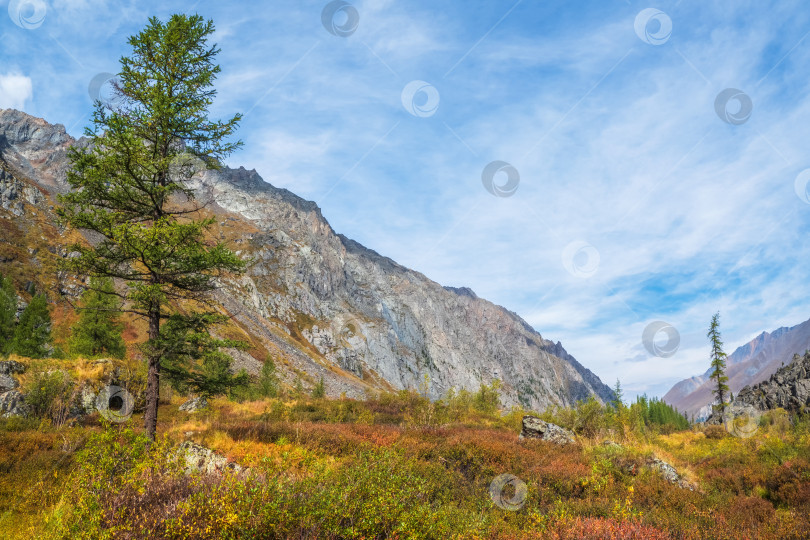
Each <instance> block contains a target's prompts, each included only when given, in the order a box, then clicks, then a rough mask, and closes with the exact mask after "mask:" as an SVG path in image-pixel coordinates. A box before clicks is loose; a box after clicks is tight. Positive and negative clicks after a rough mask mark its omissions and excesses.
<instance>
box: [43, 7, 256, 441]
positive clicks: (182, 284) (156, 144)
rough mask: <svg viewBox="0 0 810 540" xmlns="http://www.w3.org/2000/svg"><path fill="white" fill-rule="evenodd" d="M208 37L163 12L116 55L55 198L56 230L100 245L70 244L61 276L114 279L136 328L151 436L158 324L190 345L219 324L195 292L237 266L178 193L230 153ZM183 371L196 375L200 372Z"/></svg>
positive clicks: (207, 29) (160, 340) (199, 22)
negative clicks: (215, 109)
mask: <svg viewBox="0 0 810 540" xmlns="http://www.w3.org/2000/svg"><path fill="white" fill-rule="evenodd" d="M213 32H214V25H213V22H212V21H204V20H203V18H202V17H200V16H199V15H192V16H187V15H173V16H172V17H171V18H170V19H169V20H168V21H167V22H162V21H160V20H159V19H157V18H155V17H152V18H151V19H149V24H148V25H147V26H146V28H145V29H144V30H143V31H141V32H140V33H138V34H137V35H134V36H132V37H131V38H130V39H129V42H128V43H129V45H130V46H131V48H132V52H131V54H130V55H129V56H128V57H122V58H121V72H120V73H119V75H118V83H117V84H116V86H115V94H116V95H115V99H114V100H112V101H111V102H109V103H107V104H103V103H101V102H100V101H97V102H96V105H95V110H94V113H93V118H92V123H93V127H92V129H91V128H87V129H86V131H85V132H86V134H87V136H88V137H89V138H90V144H89V145H87V146H86V147H84V146H82V147H78V146H74V147H72V148H71V150H70V152H69V158H70V161H71V165H72V167H71V169H70V170H69V171H68V182H69V183H70V185H71V187H72V188H73V191H72V192H70V193H68V194H66V195H64V196H62V197H60V200H61V202H62V205H63V206H62V208H61V209H60V211H59V212H60V216H61V218H62V221H63V223H65V224H67V225H70V226H72V227H74V228H76V229H80V230H87V231H91V232H93V233H94V236H95V237H96V238H98V239H99V241H98V242H96V243H95V244H94V245H92V246H88V245H86V244H78V245H74V246H72V248H71V249H72V250H73V251H76V252H77V253H78V256H77V257H75V258H71V259H68V260H67V261H66V263H65V266H66V268H67V269H69V270H72V271H74V272H76V273H78V274H80V275H89V276H93V277H110V278H117V279H119V280H121V282H122V283H123V284H124V285H125V286H126V293H124V294H123V296H124V298H125V299H126V300H127V306H128V307H127V309H128V310H129V311H131V312H133V313H136V314H137V315H139V316H141V317H143V318H144V319H145V320H146V322H147V326H148V342H147V344H146V346H145V348H144V350H145V351H146V353H147V354H146V357H147V358H146V361H147V363H148V372H147V390H146V410H145V414H144V427H145V428H146V431H147V434H148V435H149V437H150V438H152V439H154V436H155V431H156V428H157V413H158V396H159V384H160V373H161V368H162V364H163V360H164V357H163V355H164V353H166V352H167V350H166V343H167V336H166V333H165V332H161V327H162V326H163V324H164V323H165V322H166V321H167V320H168V319H169V318H170V317H175V319H174V320H175V321H177V317H187V321H186V323H184V324H180V323H177V322H176V323H175V324H173V325H172V326H171V328H174V329H175V330H178V331H181V332H184V334H183V335H185V336H187V337H193V336H194V335H196V334H198V333H199V332H198V330H199V324H200V323H204V324H216V323H217V322H219V321H220V319H217V318H216V317H213V316H211V315H213V314H214V313H215V312H214V310H213V308H211V307H210V306H209V305H208V304H207V302H206V294H207V293H209V292H210V291H212V290H213V289H214V288H215V281H214V278H215V277H216V276H218V275H221V274H224V273H227V272H240V271H242V270H243V269H244V262H243V261H242V260H241V259H240V258H239V257H237V256H236V255H235V254H234V253H233V252H232V251H231V250H229V249H227V248H226V247H225V246H224V245H223V244H221V243H218V242H215V241H214V240H213V239H212V238H213V235H211V234H209V229H210V227H211V226H212V225H213V224H214V223H215V221H216V219H215V218H213V217H206V216H205V215H204V213H203V210H204V209H203V208H202V206H201V205H199V204H198V203H197V202H196V201H195V199H194V192H193V191H192V189H191V187H190V185H189V181H190V180H191V178H192V177H193V176H194V175H195V174H196V173H198V172H199V170H198V166H199V164H200V163H202V164H203V165H204V167H205V168H218V167H219V162H220V160H221V159H222V158H223V157H225V156H227V155H228V154H230V153H231V152H232V151H234V150H235V149H236V148H238V147H239V145H240V144H241V142H239V141H237V142H227V139H228V138H229V137H230V136H231V135H233V133H234V132H235V130H236V128H237V125H238V123H239V120H240V118H241V116H240V115H238V114H237V115H236V116H234V117H233V118H231V119H230V120H228V121H225V122H222V121H216V120H212V119H210V118H209V117H208V108H209V106H210V105H211V104H212V103H213V99H214V97H215V96H216V90H215V89H214V88H213V85H214V81H215V80H216V76H217V74H218V73H219V71H220V68H219V66H218V65H216V64H215V62H214V60H215V57H216V55H217V54H218V53H219V49H217V47H216V45H209V43H208V38H209V37H210V36H211V34H212V33H213ZM181 304H182V306H183V307H184V310H185V311H184V312H183V313H184V314H182V315H181V314H180V312H179V311H178V307H179V306H180V305H181ZM189 328H193V329H194V331H185V330H186V329H189ZM174 343H175V345H177V344H178V341H177V340H174ZM214 345H216V344H214ZM177 354H179V355H180V356H183V355H182V353H181V352H178V353H177ZM203 357H204V358H205V357H207V356H206V355H203ZM166 360H167V363H168V364H171V363H172V362H173V361H174V360H172V359H170V358H169V357H166ZM185 360H186V361H191V360H192V357H190V356H185ZM195 360H201V359H200V358H199V357H198V358H196V359H195ZM219 360H223V359H222V358H219ZM219 360H218V361H217V362H219ZM217 365H220V364H219V363H217ZM192 371H193V372H194V374H195V375H194V376H195V377H198V376H200V375H201V374H203V373H205V372H206V371H205V370H203V369H199V370H198V369H192V370H190V371H189V373H191V372H192ZM220 375H221V373H220Z"/></svg>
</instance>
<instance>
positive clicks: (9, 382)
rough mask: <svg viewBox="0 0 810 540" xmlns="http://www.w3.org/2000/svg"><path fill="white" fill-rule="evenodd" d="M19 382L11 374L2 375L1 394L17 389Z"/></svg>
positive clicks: (0, 377) (0, 380)
mask: <svg viewBox="0 0 810 540" xmlns="http://www.w3.org/2000/svg"><path fill="white" fill-rule="evenodd" d="M18 386H20V385H19V383H18V382H17V381H16V379H14V377H11V376H9V375H0V394H2V393H3V392H8V391H9V390H16V389H17V387H18Z"/></svg>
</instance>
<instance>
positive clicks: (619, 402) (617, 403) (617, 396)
mask: <svg viewBox="0 0 810 540" xmlns="http://www.w3.org/2000/svg"><path fill="white" fill-rule="evenodd" d="M611 403H612V404H613V408H614V409H619V408H621V407H622V406H624V392H622V383H621V382H619V379H616V386H614V387H613V401H612V402H611Z"/></svg>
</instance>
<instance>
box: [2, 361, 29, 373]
mask: <svg viewBox="0 0 810 540" xmlns="http://www.w3.org/2000/svg"><path fill="white" fill-rule="evenodd" d="M19 373H25V366H24V365H23V364H21V363H19V362H15V361H14V360H5V361H3V362H0V375H16V374H19Z"/></svg>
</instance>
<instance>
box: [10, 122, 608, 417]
mask: <svg viewBox="0 0 810 540" xmlns="http://www.w3.org/2000/svg"><path fill="white" fill-rule="evenodd" d="M71 144H76V141H73V140H72V139H71V138H70V137H69V136H67V135H66V134H65V132H64V128H63V127H62V126H60V125H50V124H47V123H46V122H45V121H43V120H40V119H36V118H32V117H30V116H28V115H25V114H24V113H21V112H19V111H14V110H3V111H0V165H1V167H0V168H2V169H3V170H4V171H6V172H5V173H4V175H5V176H4V177H3V178H6V180H0V182H3V181H5V182H7V183H8V182H11V183H12V184H13V185H14V189H13V192H11V191H9V193H12V195H11V196H6V195H4V194H5V193H6V192H7V191H3V189H2V186H4V185H6V184H0V207H2V208H1V209H0V221H6V220H12V221H14V222H15V223H16V224H18V225H19V227H18V228H19V229H21V230H20V232H21V234H23V235H26V234H29V232H30V231H29V230H28V229H30V228H31V227H33V224H32V223H33V220H32V218H31V216H32V215H34V214H37V212H40V213H44V214H45V217H47V218H48V219H47V220H45V221H47V223H46V225H42V226H49V227H53V220H52V217H53V214H52V211H53V208H52V206H53V204H54V202H53V201H54V196H55V194H56V193H58V192H60V191H64V190H66V189H67V186H66V184H65V180H64V179H65V171H66V168H67V166H68V164H67V161H66V159H65V151H66V149H67V148H68V147H69V146H70V145H71ZM8 178H11V180H10V181H9V180H7V179H8ZM193 189H194V190H195V193H196V195H197V198H198V199H199V200H201V201H204V202H206V203H208V206H207V208H208V210H209V211H211V212H213V213H214V214H215V215H216V216H217V218H218V222H219V227H218V233H219V234H220V236H221V238H223V239H225V240H227V241H229V242H231V243H232V246H233V248H234V249H235V250H238V252H239V253H240V254H241V255H243V256H245V257H247V258H249V259H250V261H251V262H250V263H249V267H248V271H247V273H246V274H245V275H243V276H240V277H239V278H236V279H232V280H223V281H222V283H221V288H220V289H219V290H218V291H217V293H216V295H217V299H218V300H219V302H220V303H221V304H222V306H223V308H224V309H225V310H226V311H227V312H228V313H230V314H231V315H232V316H233V319H234V321H235V322H236V324H237V325H238V326H239V327H240V329H241V331H242V332H243V333H244V334H245V335H246V336H248V338H249V339H250V341H251V342H252V344H253V346H254V347H253V349H251V354H250V355H249V354H246V353H242V354H237V355H236V360H237V365H240V366H243V367H246V368H248V370H250V371H254V372H256V371H258V369H259V367H260V365H261V363H260V360H263V359H264V358H262V357H263V356H264V354H265V352H266V353H267V354H269V355H270V356H272V357H273V358H275V359H276V363H277V364H278V366H279V368H280V369H281V371H282V373H283V374H284V375H285V376H286V378H287V379H288V380H292V379H293V378H296V377H299V378H301V379H302V380H303V381H304V383H305V386H306V385H307V384H308V383H312V382H313V381H317V380H318V378H320V377H323V379H324V381H325V384H326V389H327V393H328V394H331V395H339V394H341V393H345V394H346V395H348V396H361V395H362V394H363V393H364V392H367V391H375V390H381V389H389V390H391V389H402V388H418V387H420V386H422V387H423V388H424V389H425V390H426V391H427V392H428V394H429V395H430V396H431V397H433V398H438V397H440V396H441V395H443V394H444V393H445V392H447V391H448V390H449V389H451V388H456V389H460V388H466V389H469V390H475V389H477V388H478V386H479V385H480V384H481V383H490V382H492V381H493V380H495V379H500V380H501V381H502V382H503V383H504V385H503V389H502V401H503V402H504V404H505V405H507V406H509V405H513V404H518V403H520V404H523V405H525V406H528V407H532V408H535V409H543V408H545V407H547V406H548V405H552V404H559V405H567V404H571V403H573V402H575V401H576V400H578V399H584V398H587V397H588V396H589V395H595V396H596V398H597V399H599V400H600V401H606V400H609V399H610V398H611V390H610V389H609V388H608V387H607V386H606V385H604V384H603V383H602V382H601V381H600V380H599V378H598V377H596V375H594V374H593V373H591V372H590V371H589V370H587V369H586V368H584V367H583V366H582V365H581V364H579V363H578V362H577V361H576V360H575V359H574V358H573V357H572V356H570V355H569V354H568V353H567V352H566V351H565V349H564V348H563V347H562V345H561V344H560V343H559V342H558V343H554V342H552V341H549V340H546V339H544V338H543V337H542V336H541V335H540V334H538V333H537V332H536V331H535V330H534V329H532V328H531V327H530V326H529V325H528V324H527V323H526V322H525V321H523V319H521V318H520V317H519V316H518V315H516V314H515V313H512V312H510V311H508V310H506V309H504V308H502V307H500V306H496V305H494V304H492V303H491V302H488V301H486V300H484V299H481V298H478V297H477V296H476V295H475V293H474V292H472V291H471V290H470V289H467V288H460V289H456V288H451V287H447V288H445V287H442V286H441V285H439V284H438V283H435V282H433V281H431V280H430V279H428V278H427V277H425V276H424V275H422V274H420V273H418V272H415V271H413V270H409V269H408V268H405V267H403V266H401V265H399V264H397V263H396V262H394V261H392V260H391V259H388V258H386V257H384V256H381V255H379V254H378V253H376V252H374V251H372V250H370V249H367V248H365V247H363V246H362V245H360V244H358V243H357V242H354V241H353V240H350V239H349V238H346V237H345V236H343V235H339V234H336V233H335V232H334V231H333V230H332V228H331V227H330V226H329V223H328V222H327V221H326V219H324V217H323V215H322V214H321V211H320V209H319V208H318V207H317V205H316V204H315V203H313V202H310V201H305V200H303V199H301V198H299V197H297V196H296V195H294V194H292V193H290V192H289V191H287V190H284V189H278V188H275V187H273V186H271V185H270V184H268V183H266V182H264V181H263V180H262V179H261V178H260V177H259V175H258V174H257V173H256V172H255V171H248V170H245V169H244V168H239V169H228V168H224V169H222V170H219V171H206V172H204V173H202V174H201V175H199V176H198V177H196V178H195V180H194V182H193ZM26 190H27V191H26ZM32 190H33V191H32ZM21 200H22V202H20V201H21ZM40 221H42V219H40ZM60 233H61V231H60ZM2 241H3V239H0V242H2ZM0 249H2V248H0ZM51 251H52V252H53V253H54V255H55V256H65V255H66V253H64V250H63V249H61V248H59V247H55V248H54V249H52V250H51ZM0 253H2V251H0ZM18 262H19V261H17V260H8V261H6V264H13V263H18ZM29 262H30V263H31V264H34V262H35V261H33V262H32V261H29ZM0 271H3V266H2V260H0ZM63 278H64V279H63V281H68V280H69V276H64V277H63ZM59 287H60V289H61V290H62V291H63V292H65V291H67V292H68V293H69V292H70V290H71V289H70V287H69V286H68V285H65V284H64V283H62V284H60V286H59Z"/></svg>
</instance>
